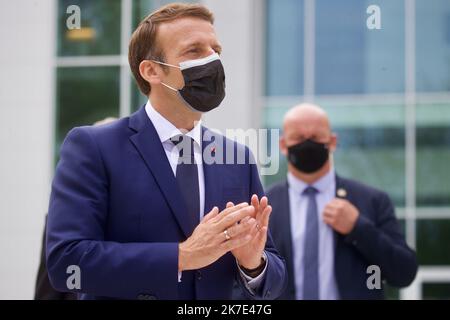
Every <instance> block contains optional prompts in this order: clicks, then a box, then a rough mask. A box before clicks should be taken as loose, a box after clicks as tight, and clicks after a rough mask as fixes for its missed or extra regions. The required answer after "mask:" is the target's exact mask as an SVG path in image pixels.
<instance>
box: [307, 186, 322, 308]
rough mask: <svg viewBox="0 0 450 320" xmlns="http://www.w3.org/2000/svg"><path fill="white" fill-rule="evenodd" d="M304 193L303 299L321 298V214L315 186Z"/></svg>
mask: <svg viewBox="0 0 450 320" xmlns="http://www.w3.org/2000/svg"><path fill="white" fill-rule="evenodd" d="M303 193H304V194H305V195H306V196H307V198H308V208H307V209H306V230H305V231H306V232H305V248H304V262H303V263H304V264H303V265H304V272H303V299H305V300H318V299H319V216H318V213H317V202H316V193H317V189H315V188H314V187H311V186H310V187H307V188H306V189H305V191H303Z"/></svg>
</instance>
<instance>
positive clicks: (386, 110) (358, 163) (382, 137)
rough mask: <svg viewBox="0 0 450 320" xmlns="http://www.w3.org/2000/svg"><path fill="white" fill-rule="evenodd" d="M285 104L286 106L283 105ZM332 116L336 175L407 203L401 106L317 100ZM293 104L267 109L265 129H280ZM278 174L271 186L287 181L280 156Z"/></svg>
mask: <svg viewBox="0 0 450 320" xmlns="http://www.w3.org/2000/svg"><path fill="white" fill-rule="evenodd" d="M284 103H285V104H284ZM318 103H319V105H321V106H322V107H323V108H324V109H325V110H326V111H327V112H328V114H329V116H330V121H331V125H332V128H333V131H335V132H336V133H337V134H338V148H337V150H336V152H335V154H334V163H335V166H336V172H337V173H338V174H340V175H342V176H343V177H347V178H353V179H356V180H358V181H361V182H363V183H366V184H369V185H371V186H373V187H376V188H379V189H382V190H384V191H386V192H388V194H389V195H390V196H391V198H392V200H393V201H394V203H395V204H396V205H397V206H404V204H405V134H404V109H403V106H402V105H395V104H393V105H376V104H369V103H368V104H366V105H359V104H355V103H348V102H338V101H336V100H334V101H325V100H323V101H318ZM294 104H295V102H293V101H286V102H283V101H281V100H280V102H279V104H278V105H277V104H276V103H273V106H270V107H267V108H266V112H265V126H266V127H268V128H280V127H281V124H282V119H283V116H284V113H285V112H286V111H287V110H288V109H289V108H290V106H292V105H294ZM280 159H281V160H282V161H280V170H279V173H278V174H277V175H274V176H266V177H264V178H265V184H266V185H270V184H271V183H274V182H276V181H279V180H281V179H285V178H286V168H287V166H286V161H285V157H284V156H283V155H280Z"/></svg>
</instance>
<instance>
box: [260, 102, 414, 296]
mask: <svg viewBox="0 0 450 320" xmlns="http://www.w3.org/2000/svg"><path fill="white" fill-rule="evenodd" d="M336 144H337V137H336V135H335V134H333V133H332V132H331V129H330V124H329V121H328V117H327V115H326V113H325V112H324V111H323V110H322V109H320V108H319V107H318V106H315V105H311V104H302V105H299V106H297V107H294V108H293V109H291V110H290V111H289V112H288V113H287V114H286V116H285V119H284V123H283V136H282V138H281V139H280V148H281V151H282V152H283V154H285V155H286V156H287V157H288V161H289V163H288V171H289V172H288V178H287V181H283V182H281V183H279V184H277V185H274V186H273V187H271V188H270V189H269V190H268V192H267V195H268V197H269V199H270V201H271V204H272V207H273V210H274V212H276V214H274V215H273V216H272V218H271V230H272V234H273V239H274V242H275V244H276V246H277V248H278V250H279V252H280V253H281V255H282V256H284V257H285V259H286V264H287V270H288V279H289V282H288V287H287V289H286V290H285V291H284V293H283V295H282V296H281V299H311V300H315V299H383V298H384V292H383V288H382V286H381V287H380V288H377V285H376V280H374V282H372V281H371V279H369V281H368V278H369V277H370V276H372V275H375V276H376V274H375V273H374V272H376V271H373V270H374V269H369V270H368V267H369V266H371V265H374V266H376V267H375V268H379V271H380V278H381V279H382V280H385V281H386V282H387V283H388V284H389V285H391V286H395V287H404V286H408V285H409V284H410V283H411V282H412V281H413V280H414V277H415V275H416V272H417V262H416V256H415V252H414V251H413V250H411V249H410V248H409V247H408V245H407V244H406V242H405V240H404V236H403V235H402V232H401V231H400V226H399V223H398V221H397V219H396V217H395V213H394V207H393V205H392V202H391V200H390V199H389V196H388V195H387V194H386V193H385V192H383V191H380V190H377V189H375V188H372V187H369V186H366V185H364V184H362V183H359V182H357V181H353V180H350V179H345V178H342V177H339V176H338V175H336V174H335V172H334V169H333V162H332V153H333V152H334V151H335V149H336ZM380 282H381V281H380Z"/></svg>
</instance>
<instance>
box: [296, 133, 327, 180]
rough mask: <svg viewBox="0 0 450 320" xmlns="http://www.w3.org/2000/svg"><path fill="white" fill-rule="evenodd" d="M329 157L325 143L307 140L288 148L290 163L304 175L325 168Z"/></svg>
mask: <svg viewBox="0 0 450 320" xmlns="http://www.w3.org/2000/svg"><path fill="white" fill-rule="evenodd" d="M328 157H329V151H328V147H327V146H326V144H325V143H319V142H315V141H312V140H309V139H308V140H305V141H303V142H300V143H298V144H295V145H293V146H290V147H289V148H288V159H289V162H290V163H291V164H292V165H293V166H294V167H296V168H297V169H298V170H300V171H301V172H304V173H313V172H315V171H317V170H319V169H320V168H322V167H323V166H324V164H325V163H326V162H327V160H328Z"/></svg>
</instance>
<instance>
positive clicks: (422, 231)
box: [416, 209, 450, 265]
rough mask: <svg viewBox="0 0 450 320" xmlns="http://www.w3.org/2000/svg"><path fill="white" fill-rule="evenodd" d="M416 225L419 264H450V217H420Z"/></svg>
mask: <svg viewBox="0 0 450 320" xmlns="http://www.w3.org/2000/svg"><path fill="white" fill-rule="evenodd" d="M449 214H450V209H449ZM416 226H417V231H416V232H417V244H416V247H417V256H418V260H419V264H421V265H450V253H449V250H448V244H449V243H450V219H433V220H421V219H419V220H417V225H416Z"/></svg>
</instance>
